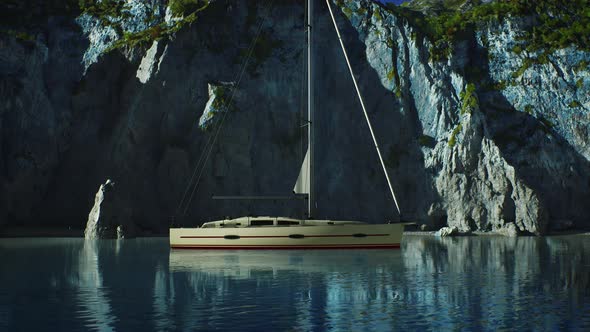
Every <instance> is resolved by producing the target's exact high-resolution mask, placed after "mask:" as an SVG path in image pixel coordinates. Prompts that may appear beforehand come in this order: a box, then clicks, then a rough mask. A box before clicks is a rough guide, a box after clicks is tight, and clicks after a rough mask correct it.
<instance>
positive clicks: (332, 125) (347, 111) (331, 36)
mask: <svg viewBox="0 0 590 332" xmlns="http://www.w3.org/2000/svg"><path fill="white" fill-rule="evenodd" d="M319 10H321V11H322V14H321V18H320V20H319V21H318V23H317V25H318V27H319V29H316V31H317V30H319V31H317V35H321V36H323V37H322V38H323V40H322V43H321V44H320V46H319V47H318V48H319V50H318V54H321V55H322V56H321V57H319V59H318V61H317V62H318V63H317V64H316V66H317V67H321V68H320V69H318V75H316V81H317V82H318V84H320V85H322V86H323V87H324V88H323V90H321V93H320V95H322V94H331V93H332V94H335V93H334V92H332V91H337V92H336V93H337V97H335V98H333V99H332V100H329V101H327V102H324V103H318V105H321V106H319V107H321V108H324V109H328V110H330V117H331V119H326V118H321V119H320V120H322V121H328V122H323V123H318V127H319V128H320V129H319V130H317V132H318V134H317V135H318V141H320V142H324V143H323V144H320V146H322V147H323V148H320V152H319V153H318V155H319V156H318V157H317V159H319V160H318V164H319V165H324V164H329V162H328V161H327V160H328V159H329V158H334V159H336V160H340V161H341V164H340V165H334V166H333V167H331V169H327V168H324V169H321V170H320V171H319V175H318V176H322V177H327V178H332V180H327V181H329V183H328V185H332V187H331V188H337V189H336V190H333V191H330V196H329V197H320V198H319V199H318V204H320V205H321V204H325V205H327V206H329V205H330V203H329V202H330V201H334V200H335V201H339V200H340V199H342V200H344V199H345V198H348V199H350V198H352V199H356V200H360V201H364V202H362V203H360V204H359V205H358V206H357V205H354V206H355V207H356V208H359V209H361V210H363V211H361V212H360V213H358V212H357V213H354V212H356V211H354V212H351V214H352V215H359V217H361V218H364V219H365V220H366V216H370V218H369V220H370V221H372V222H377V223H379V222H384V221H385V220H394V221H395V220H398V219H399V218H400V216H399V215H398V213H397V211H396V209H395V205H394V202H393V199H392V198H391V195H390V193H389V188H388V187H387V182H386V180H385V177H384V175H383V170H382V168H381V165H380V162H379V159H378V156H377V153H376V152H375V148H374V144H373V142H372V139H371V136H370V133H369V129H368V126H367V124H366V120H365V118H364V116H363V113H362V108H361V105H360V102H359V101H358V97H357V95H356V93H355V88H354V85H353V83H352V80H351V78H350V74H349V72H348V68H347V65H346V62H345V60H344V56H343V54H342V50H341V48H340V45H339V42H338V38H337V35H336V32H335V31H334V27H333V23H332V21H331V19H330V18H329V14H328V10H327V7H326V6H325V5H322V6H321V8H320V9H319ZM335 15H336V20H337V22H338V27H339V29H340V33H341V35H342V36H343V39H344V44H345V47H346V49H347V51H348V55H349V58H350V59H351V62H352V67H353V70H354V72H355V75H356V77H357V80H358V82H359V85H360V90H361V94H362V96H363V100H364V101H365V105H366V108H367V112H368V113H369V117H370V120H371V123H372V125H373V129H374V131H375V135H376V137H377V141H378V143H379V146H380V150H381V153H382V155H383V159H384V161H385V164H386V166H387V171H388V174H389V176H390V179H391V182H392V186H393V189H394V191H395V193H396V197H397V200H398V202H399V205H400V210H401V212H402V215H401V218H402V219H404V220H409V221H414V222H421V223H427V224H430V225H432V226H434V227H439V226H443V225H444V224H446V216H428V215H427V212H428V211H429V208H430V205H431V204H432V203H434V202H437V201H440V199H439V195H438V193H437V191H436V189H435V188H434V187H433V183H432V181H431V178H432V174H428V170H427V169H425V167H424V154H423V152H422V148H423V147H422V146H421V145H420V143H419V137H421V135H422V132H423V130H422V126H421V123H420V121H419V119H418V115H417V113H416V111H415V110H416V107H415V105H414V102H413V100H412V99H411V98H405V97H404V98H397V97H396V95H395V92H394V91H391V90H389V89H387V88H385V87H384V86H383V85H382V84H381V79H380V77H379V74H378V73H377V71H376V70H375V69H374V68H373V67H372V66H371V65H370V64H369V61H368V60H367V59H366V54H367V53H366V51H367V50H366V48H367V46H366V45H365V43H363V42H362V41H361V40H360V38H359V32H358V31H357V30H356V29H355V28H354V27H353V26H352V25H351V23H350V21H349V20H347V19H346V18H345V17H344V16H343V14H342V12H341V11H340V10H338V8H335ZM404 89H405V90H404V91H403V92H404V95H407V94H408V93H409V91H408V90H407V89H408V87H404ZM402 103H403V104H402ZM402 109H403V110H402ZM347 127H348V128H347ZM343 128H344V130H342V129H343ZM336 129H338V130H339V131H340V132H343V133H337V132H336ZM325 142H328V143H325ZM334 146H344V147H347V148H346V150H345V149H340V150H339V151H337V152H338V153H342V152H344V153H345V156H344V157H342V156H337V155H336V153H335V152H334V153H333V151H332V147H334ZM343 150H345V151H343ZM334 178H336V179H337V180H334ZM334 181H338V183H337V184H335V183H334ZM345 183H352V184H353V186H352V187H347V186H346V185H345ZM350 190H355V192H353V193H352V194H350V193H349V194H348V195H347V194H345V192H349V191H350ZM327 210H329V213H330V216H337V217H339V216H342V217H344V215H343V213H342V212H343V211H345V210H347V209H346V208H345V207H343V206H338V205H337V204H336V205H332V206H329V207H328V208H327Z"/></svg>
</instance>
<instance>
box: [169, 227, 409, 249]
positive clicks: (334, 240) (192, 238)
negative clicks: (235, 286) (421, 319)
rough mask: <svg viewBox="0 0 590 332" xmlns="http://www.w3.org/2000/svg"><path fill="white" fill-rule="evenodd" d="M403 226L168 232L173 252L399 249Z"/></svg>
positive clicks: (221, 229) (173, 229)
mask: <svg viewBox="0 0 590 332" xmlns="http://www.w3.org/2000/svg"><path fill="white" fill-rule="evenodd" d="M403 231H404V224H377V225H375V224H346V225H325V226H285V227H277V226H268V227H264V226H259V227H221V228H171V229H170V247H172V248H174V249H206V250H213V249H222V250H231V249H240V250H243V249H259V250H279V249H289V250H291V249H355V248H359V249H383V248H399V247H400V244H401V240H402V235H403Z"/></svg>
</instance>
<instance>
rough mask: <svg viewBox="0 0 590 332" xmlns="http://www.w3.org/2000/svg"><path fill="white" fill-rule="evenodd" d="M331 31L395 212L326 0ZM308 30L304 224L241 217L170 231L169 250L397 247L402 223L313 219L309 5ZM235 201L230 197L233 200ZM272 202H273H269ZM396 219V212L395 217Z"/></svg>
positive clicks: (299, 191) (300, 183)
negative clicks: (357, 101) (358, 104)
mask: <svg viewBox="0 0 590 332" xmlns="http://www.w3.org/2000/svg"><path fill="white" fill-rule="evenodd" d="M326 3H327V5H328V9H329V11H330V16H331V17H332V22H333V23H334V28H335V29H336V33H337V35H338V39H339V40H340V45H341V47H342V51H343V54H344V57H345V59H346V63H347V65H348V68H349V71H350V74H351V77H352V80H353V83H354V86H355V88H356V92H357V95H358V97H359V101H360V104H361V107H362V110H363V112H364V115H365V119H366V120H367V124H368V127H369V131H370V133H371V137H372V139H373V143H374V145H375V148H376V151H377V154H378V156H379V161H380V162H381V166H382V168H383V172H384V174H385V178H386V180H387V184H388V186H389V190H390V193H391V196H392V198H393V201H394V202H395V206H396V208H397V211H398V213H399V212H400V209H399V204H398V203H397V199H396V197H395V193H394V192H393V187H392V186H391V181H390V180H389V176H388V174H387V170H386V168H385V163H384V161H383V157H382V155H381V152H380V150H379V145H378V144H377V139H376V137H375V134H374V133H373V128H372V125H371V122H370V120H369V117H368V114H367V111H366V109H365V105H364V102H363V98H362V96H361V94H360V91H359V88H358V85H357V82H356V78H355V76H354V73H353V71H352V67H351V66H350V62H349V61H348V55H347V52H346V49H345V47H344V44H343V42H342V38H341V36H340V32H339V30H338V26H337V24H336V20H335V18H334V14H333V12H332V8H331V5H330V2H329V0H328V1H326ZM307 8H308V12H307V17H308V24H307V26H308V29H307V59H308V61H307V82H308V84H307V87H308V89H307V90H308V94H307V97H308V101H307V102H308V107H307V110H308V118H307V123H306V126H307V135H308V139H307V143H308V147H307V152H306V154H305V158H304V161H303V165H302V167H301V171H300V172H299V178H298V179H297V182H296V184H295V187H294V189H293V192H294V193H295V194H296V195H299V196H303V197H304V198H306V199H307V217H308V219H294V218H287V217H271V216H265V217H240V218H234V219H230V218H227V219H224V220H218V221H211V222H207V223H204V224H203V225H202V226H201V227H199V228H171V229H170V246H171V247H172V248H178V249H346V248H366V249H373V248H375V249H379V248H399V247H400V243H401V240H402V235H403V230H404V226H405V224H403V223H395V224H391V223H389V224H367V223H364V222H360V221H348V220H317V219H311V218H312V216H313V206H314V204H315V200H314V193H313V188H314V172H313V171H314V168H313V160H314V107H313V100H314V96H313V95H314V89H313V81H312V65H313V57H312V55H313V52H312V37H313V36H312V31H313V27H312V23H313V19H312V13H313V0H310V1H308V5H307ZM234 198H235V197H234ZM274 198H276V197H274ZM400 215H401V213H400Z"/></svg>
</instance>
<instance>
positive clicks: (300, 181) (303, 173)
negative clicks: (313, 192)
mask: <svg viewBox="0 0 590 332" xmlns="http://www.w3.org/2000/svg"><path fill="white" fill-rule="evenodd" d="M309 166H310V165H309V150H307V152H306V153H305V159H303V164H302V165H301V170H300V171H299V177H298V178H297V182H296V183H295V187H294V188H293V192H294V193H296V194H309V180H310V178H309Z"/></svg>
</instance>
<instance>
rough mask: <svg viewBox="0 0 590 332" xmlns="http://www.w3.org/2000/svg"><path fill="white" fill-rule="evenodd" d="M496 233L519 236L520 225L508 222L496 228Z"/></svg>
mask: <svg viewBox="0 0 590 332" xmlns="http://www.w3.org/2000/svg"><path fill="white" fill-rule="evenodd" d="M496 233H498V234H500V235H503V236H507V237H517V236H518V227H516V225H515V224H514V223H512V222H509V223H507V224H506V225H504V226H503V227H501V228H499V229H498V230H496Z"/></svg>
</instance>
